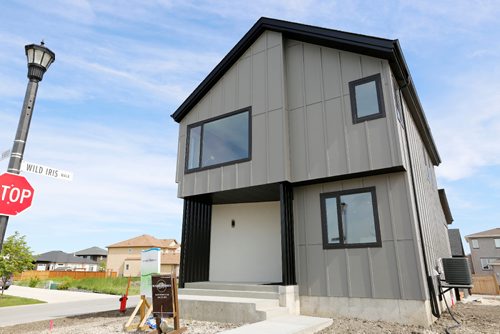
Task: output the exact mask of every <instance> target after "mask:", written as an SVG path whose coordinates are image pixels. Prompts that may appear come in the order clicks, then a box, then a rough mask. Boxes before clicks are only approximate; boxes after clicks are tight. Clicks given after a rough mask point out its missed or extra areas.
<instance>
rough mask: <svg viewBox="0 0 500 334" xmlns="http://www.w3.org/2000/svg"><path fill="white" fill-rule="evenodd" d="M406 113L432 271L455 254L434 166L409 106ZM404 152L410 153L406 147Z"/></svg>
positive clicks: (402, 133)
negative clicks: (452, 252)
mask: <svg viewBox="0 0 500 334" xmlns="http://www.w3.org/2000/svg"><path fill="white" fill-rule="evenodd" d="M404 113H405V119H406V131H408V140H409V144H410V153H411V160H412V166H413V174H414V177H415V185H416V191H417V203H418V207H419V211H420V219H421V223H422V232H423V238H424V243H425V252H426V255H427V259H428V267H429V268H428V269H429V270H430V271H432V269H434V268H435V267H436V265H437V264H438V260H439V259H440V258H443V257H451V250H450V243H449V239H448V226H447V223H446V219H445V216H444V212H443V209H442V207H441V202H440V200H439V193H438V189H437V185H436V178H435V174H434V166H433V165H432V163H431V162H430V158H429V155H428V153H427V151H426V149H425V147H424V145H423V141H422V139H421V137H420V135H419V133H418V130H417V128H416V126H415V123H414V122H413V119H412V118H411V116H410V114H409V112H408V111H407V108H404ZM400 134H401V135H404V129H403V128H401V129H400ZM404 152H405V154H408V153H407V150H406V148H405V150H404ZM408 177H410V175H409V174H408ZM408 196H410V194H408ZM412 197H413V196H412Z"/></svg>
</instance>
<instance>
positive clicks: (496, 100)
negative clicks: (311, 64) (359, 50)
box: [0, 0, 500, 252]
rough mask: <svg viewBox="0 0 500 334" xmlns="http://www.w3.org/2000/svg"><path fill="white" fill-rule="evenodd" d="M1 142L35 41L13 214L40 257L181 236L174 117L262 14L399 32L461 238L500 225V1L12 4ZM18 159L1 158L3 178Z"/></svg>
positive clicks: (0, 55) (3, 22) (1, 83)
mask: <svg viewBox="0 0 500 334" xmlns="http://www.w3.org/2000/svg"><path fill="white" fill-rule="evenodd" d="M0 6H1V8H0V9H1V10H0V151H4V150H6V149H8V148H10V147H11V145H12V141H13V139H14V135H15V131H16V127H17V122H18V118H19V113H20V110H21V106H22V101H23V98H24V93H25V89H26V83H27V78H26V71H27V69H26V59H25V55H24V45H26V44H31V43H39V42H40V40H42V39H44V40H45V42H46V46H48V47H49V48H50V49H51V50H53V51H54V52H55V54H56V61H55V63H54V64H53V65H52V67H51V68H50V69H49V71H48V72H47V73H46V75H45V77H44V80H43V81H42V82H41V84H40V88H39V91H38V97H37V102H36V105H35V110H34V116H33V120H32V123H31V130H30V134H29V138H28V144H27V148H26V151H25V160H27V161H30V162H35V163H39V164H42V165H47V166H52V167H57V168H60V169H63V170H68V171H72V172H73V173H74V175H75V177H74V181H73V182H64V181H59V180H55V179H49V178H44V177H42V176H37V175H32V174H24V175H25V176H26V177H27V178H28V179H29V180H30V182H31V183H32V185H33V186H34V187H35V189H36V195H35V199H34V202H33V203H34V204H33V206H32V207H31V208H30V209H28V210H27V211H26V212H24V213H22V214H20V215H18V216H16V217H13V218H11V220H10V222H9V226H8V230H7V235H10V234H13V233H14V231H16V230H17V231H19V232H21V233H22V234H25V235H26V236H27V240H28V242H29V244H30V245H31V247H32V249H33V250H34V251H35V252H45V251H49V250H55V249H59V250H63V251H67V252H72V251H77V250H80V249H83V248H87V247H91V246H100V247H105V246H107V245H109V244H111V243H114V242H118V241H121V240H124V239H128V238H131V237H134V236H137V235H140V234H144V233H147V234H152V235H155V236H157V237H160V238H177V239H178V240H179V239H180V233H181V219H182V202H181V201H180V200H179V199H177V198H176V184H175V181H174V175H175V160H176V154H177V124H176V123H175V122H174V121H173V120H172V119H171V118H170V114H171V113H172V112H173V111H175V109H176V108H177V107H178V106H179V105H180V104H181V103H182V101H183V100H184V99H185V98H186V97H187V96H188V95H189V93H190V92H191V91H192V90H193V89H194V88H195V87H196V86H197V85H198V84H199V83H200V81H201V80H203V79H204V77H205V76H206V75H207V74H208V73H209V72H210V71H211V69H212V68H213V67H214V66H215V65H216V64H217V63H218V62H219V61H220V60H221V59H222V57H224V56H225V54H226V53H227V52H228V51H229V50H230V49H231V48H232V46H233V45H234V44H236V43H237V42H238V41H239V39H240V38H241V37H242V36H243V35H244V33H245V32H246V31H247V30H248V29H249V28H250V27H251V26H252V25H253V24H254V23H255V21H256V20H258V18H259V17H261V16H267V17H273V18H279V19H285V20H290V21H296V22H301V23H306V24H311V25H318V26H323V27H327V28H332V29H338V30H345V31H350V32H356V33H361V34H367V35H373V36H379V37H385V38H391V39H396V38H398V39H399V40H400V43H401V45H402V48H403V52H404V54H405V57H406V60H407V63H408V65H409V67H410V70H411V73H412V76H413V79H414V81H415V84H416V87H417V90H418V93H419V96H420V99H421V102H422V105H423V107H424V110H425V112H426V115H427V119H428V121H429V124H430V127H431V129H432V132H433V135H434V138H435V140H436V143H437V146H438V149H439V152H440V154H441V158H442V160H443V163H442V164H441V165H440V167H438V168H437V174H438V185H439V186H440V187H444V188H445V189H446V192H447V195H448V200H449V202H450V206H451V210H452V213H453V217H454V219H455V222H454V223H453V225H452V226H451V227H455V228H460V230H461V233H462V236H464V235H467V234H471V233H475V232H478V231H482V230H486V229H491V228H495V227H499V226H500V209H499V203H500V180H499V177H500V93H499V92H500V80H499V79H498V78H500V43H498V36H499V35H500V21H499V20H498V17H500V6H498V3H497V2H495V1H471V0H464V1H459V0H457V1H380V2H374V1H307V0H292V1H283V0H280V1H272V0H266V1H263V0H254V1H235V0H231V1H229V0H221V1H188V0H184V1H168V0H166V1H161V0H156V1H141V0H137V1H99V0H96V1H84V0H80V1H76V0H75V1H57V0H53V1H47V0H39V1H5V2H2V4H1V5H0ZM6 169H7V161H2V162H0V172H3V171H5V170H6Z"/></svg>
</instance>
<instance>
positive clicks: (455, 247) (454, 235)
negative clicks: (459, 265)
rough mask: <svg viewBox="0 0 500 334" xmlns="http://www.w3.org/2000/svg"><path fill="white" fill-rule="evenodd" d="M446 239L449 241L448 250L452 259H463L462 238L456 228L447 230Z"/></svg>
mask: <svg viewBox="0 0 500 334" xmlns="http://www.w3.org/2000/svg"><path fill="white" fill-rule="evenodd" d="M448 237H449V239H450V248H451V256H452V257H465V252H464V245H463V244H462V236H461V235H460V230H459V229H458V228H450V229H448Z"/></svg>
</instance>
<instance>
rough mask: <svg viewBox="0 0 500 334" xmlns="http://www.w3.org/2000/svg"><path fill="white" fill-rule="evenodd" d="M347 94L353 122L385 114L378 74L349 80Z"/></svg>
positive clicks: (380, 81)
mask: <svg viewBox="0 0 500 334" xmlns="http://www.w3.org/2000/svg"><path fill="white" fill-rule="evenodd" d="M349 94H350V97H351V110H352V121H353V122H354V123H360V122H363V121H367V120H370V119H375V118H380V117H384V116H385V108H384V98H383V95H382V80H381V78H380V74H375V75H372V76H369V77H366V78H362V79H359V80H355V81H351V82H349Z"/></svg>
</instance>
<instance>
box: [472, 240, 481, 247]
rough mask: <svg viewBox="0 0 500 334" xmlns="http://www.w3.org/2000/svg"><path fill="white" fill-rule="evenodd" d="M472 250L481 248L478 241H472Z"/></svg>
mask: <svg viewBox="0 0 500 334" xmlns="http://www.w3.org/2000/svg"><path fill="white" fill-rule="evenodd" d="M472 248H479V242H478V241H477V239H472Z"/></svg>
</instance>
